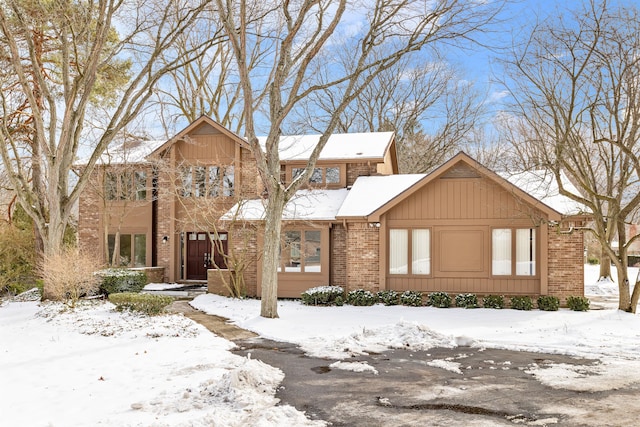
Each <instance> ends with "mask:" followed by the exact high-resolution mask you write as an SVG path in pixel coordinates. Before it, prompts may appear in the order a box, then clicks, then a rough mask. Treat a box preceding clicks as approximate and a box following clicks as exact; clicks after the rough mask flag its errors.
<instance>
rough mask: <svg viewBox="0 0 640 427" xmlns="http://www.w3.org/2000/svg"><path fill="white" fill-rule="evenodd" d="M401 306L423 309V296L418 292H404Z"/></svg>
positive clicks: (401, 296)
mask: <svg viewBox="0 0 640 427" xmlns="http://www.w3.org/2000/svg"><path fill="white" fill-rule="evenodd" d="M400 304H402V305H407V306H410V307H422V294H421V293H420V292H417V291H404V292H403V293H402V294H401V295H400Z"/></svg>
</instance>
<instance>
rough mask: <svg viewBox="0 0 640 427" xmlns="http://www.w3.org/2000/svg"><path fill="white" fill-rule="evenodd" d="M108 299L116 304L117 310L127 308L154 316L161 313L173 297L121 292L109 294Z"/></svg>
mask: <svg viewBox="0 0 640 427" xmlns="http://www.w3.org/2000/svg"><path fill="white" fill-rule="evenodd" d="M109 301H111V303H112V304H113V305H115V306H116V310H118V311H124V310H129V311H135V312H138V313H143V314H146V315H148V316H154V315H157V314H161V313H163V312H164V311H165V309H166V307H167V306H168V305H169V304H171V302H172V301H173V298H171V297H170V296H167V295H151V294H141V293H134V292H123V293H114V294H110V295H109Z"/></svg>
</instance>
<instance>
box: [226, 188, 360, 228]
mask: <svg viewBox="0 0 640 427" xmlns="http://www.w3.org/2000/svg"><path fill="white" fill-rule="evenodd" d="M348 193H349V190H347V189H346V188H340V189H337V190H325V189H312V190H298V191H296V193H295V195H294V196H293V197H292V199H291V200H289V202H288V203H287V204H286V206H285V208H284V213H283V214H282V219H283V220H285V221H292V220H299V221H334V220H335V219H336V214H337V213H338V209H340V206H342V204H343V202H344V199H345V198H346V197H347V194H348ZM266 205H267V200H264V199H250V200H243V201H241V202H239V203H236V204H235V205H234V206H233V207H232V208H231V209H229V210H228V211H227V212H226V213H225V214H224V215H223V216H222V217H221V218H220V219H221V220H223V221H231V220H236V219H237V220H241V221H262V220H264V217H265V209H266Z"/></svg>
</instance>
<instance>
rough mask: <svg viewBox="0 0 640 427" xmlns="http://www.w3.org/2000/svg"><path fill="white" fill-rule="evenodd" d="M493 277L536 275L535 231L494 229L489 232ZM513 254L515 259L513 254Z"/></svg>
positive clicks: (529, 229) (532, 229)
mask: <svg viewBox="0 0 640 427" xmlns="http://www.w3.org/2000/svg"><path fill="white" fill-rule="evenodd" d="M491 244H492V249H491V254H492V267H491V269H492V274H493V275H494V276H511V275H513V274H514V272H515V275H516V276H535V275H536V230H535V229H534V228H518V229H510V228H495V229H493V230H492V232H491ZM514 252H515V258H514V256H513V253H514Z"/></svg>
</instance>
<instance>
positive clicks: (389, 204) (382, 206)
mask: <svg viewBox="0 0 640 427" xmlns="http://www.w3.org/2000/svg"><path fill="white" fill-rule="evenodd" d="M461 162H462V164H465V165H467V166H469V167H470V168H471V169H472V170H473V171H475V172H477V173H478V174H479V175H480V176H483V177H485V178H487V179H490V180H491V181H493V182H495V183H496V184H498V185H499V186H501V187H502V188H504V189H505V190H507V191H509V192H510V193H512V194H514V195H515V196H516V197H518V198H520V199H522V200H524V201H525V202H526V203H528V204H529V205H531V206H533V207H534V208H536V209H538V210H540V211H542V212H543V213H545V214H546V215H548V217H549V219H550V220H553V221H560V220H561V219H562V217H563V216H565V215H575V214H578V213H581V212H584V209H576V204H575V203H570V202H568V201H567V200H568V198H567V197H564V196H561V195H559V194H556V195H554V196H553V198H548V199H544V198H541V199H538V198H536V197H535V196H534V195H532V194H530V193H529V192H527V191H525V190H524V189H522V188H520V186H519V185H516V184H514V183H513V182H510V181H508V180H507V179H505V178H503V177H501V176H500V175H498V174H497V173H495V172H493V171H492V170H490V169H488V168H486V167H485V166H483V165H482V164H480V163H479V162H477V161H476V160H475V159H473V158H471V157H470V156H469V155H467V154H466V153H464V152H460V153H458V154H456V155H455V156H454V157H452V158H451V159H450V160H448V161H447V162H445V163H444V164H442V165H441V166H440V167H438V168H437V169H436V170H434V171H433V172H431V173H430V174H427V175H421V176H418V175H410V176H414V177H418V179H415V181H413V183H411V182H410V181H409V180H407V181H406V182H404V187H402V186H399V187H398V188H397V191H392V190H390V191H389V192H388V193H387V197H380V198H378V197H376V192H378V191H379V189H380V188H384V187H385V185H386V183H385V182H384V181H385V180H387V179H389V178H391V177H393V176H402V175H391V176H384V177H376V178H379V181H378V182H375V183H374V181H371V182H369V183H366V182H365V185H364V186H362V187H356V185H354V187H353V189H352V192H353V190H354V189H357V190H358V192H354V193H353V195H352V194H351V193H350V194H349V196H348V197H347V199H346V200H345V205H347V207H349V209H345V210H344V211H343V210H342V209H341V210H340V212H339V215H338V217H340V218H365V217H366V218H367V220H368V221H379V220H380V216H381V215H382V214H384V213H385V212H387V211H389V210H390V209H391V208H393V207H394V206H397V205H398V204H399V203H401V202H402V201H404V200H406V199H407V198H408V197H410V196H411V195H412V194H414V193H415V192H416V191H419V190H420V189H421V188H423V187H424V186H425V185H427V184H428V183H430V182H432V181H433V180H435V179H438V178H439V177H441V176H443V175H444V174H445V173H448V172H451V171H453V170H454V169H455V167H456V166H457V165H459V164H460V163H461ZM360 179H361V178H358V181H359V180H360ZM358 181H356V184H358ZM514 182H518V181H516V180H515V179H514ZM389 184H391V182H389ZM518 184H520V185H523V186H524V181H520V182H518ZM535 185H536V184H535V182H534V181H533V180H532V181H530V182H529V185H528V186H527V187H526V188H527V189H533V188H535ZM391 186H392V187H393V185H391ZM360 188H361V189H362V191H364V190H367V192H368V193H369V194H368V196H369V197H372V198H376V200H378V202H379V203H374V201H373V200H372V201H371V202H372V203H371V204H368V205H365V204H364V203H362V202H361V200H364V197H365V196H363V195H361V194H359V193H360V191H361V190H360ZM393 193H395V194H393ZM540 197H541V196H540ZM352 198H353V200H352ZM385 198H386V199H387V200H384V199H385ZM545 200H546V202H549V203H551V204H552V205H553V206H550V205H548V204H547V203H545ZM358 203H362V204H361V206H360V207H358ZM376 205H377V206H376ZM565 208H569V209H568V210H565Z"/></svg>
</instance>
